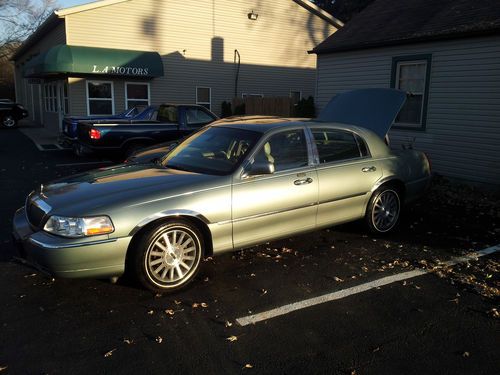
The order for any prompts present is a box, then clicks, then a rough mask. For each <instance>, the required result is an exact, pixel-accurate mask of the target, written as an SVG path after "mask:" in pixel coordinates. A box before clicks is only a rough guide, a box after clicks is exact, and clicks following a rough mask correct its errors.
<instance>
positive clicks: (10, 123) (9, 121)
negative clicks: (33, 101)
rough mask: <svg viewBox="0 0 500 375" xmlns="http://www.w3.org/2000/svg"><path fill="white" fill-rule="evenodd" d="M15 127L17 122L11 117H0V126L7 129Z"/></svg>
mask: <svg viewBox="0 0 500 375" xmlns="http://www.w3.org/2000/svg"><path fill="white" fill-rule="evenodd" d="M16 125H17V120H16V118H15V117H14V116H12V115H5V116H4V117H2V126H3V127H4V128H7V129H12V128H15V127H16Z"/></svg>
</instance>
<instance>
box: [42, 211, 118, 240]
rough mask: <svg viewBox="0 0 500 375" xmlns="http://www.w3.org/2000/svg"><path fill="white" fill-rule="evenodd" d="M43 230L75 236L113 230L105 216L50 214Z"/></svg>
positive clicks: (92, 234)
mask: <svg viewBox="0 0 500 375" xmlns="http://www.w3.org/2000/svg"><path fill="white" fill-rule="evenodd" d="M43 230H44V231H46V232H49V233H52V234H57V235H59V236H63V237H70V238H77V237H86V236H96V235H99V234H107V233H111V232H113V231H114V230H115V228H114V227H113V223H112V222H111V219H110V218H109V217H107V216H94V217H63V216H55V215H54V216H51V217H50V218H49V220H48V221H47V223H46V224H45V226H44V227H43Z"/></svg>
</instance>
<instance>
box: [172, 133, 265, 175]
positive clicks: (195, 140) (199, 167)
mask: <svg viewBox="0 0 500 375" xmlns="http://www.w3.org/2000/svg"><path fill="white" fill-rule="evenodd" d="M260 135H261V134H260V133H258V132H254V131H250V130H242V129H235V128H228V127H208V128H205V129H203V130H201V131H199V132H197V133H195V134H193V135H192V136H191V137H189V138H188V139H186V140H185V141H184V142H182V143H181V144H180V145H178V146H177V147H176V148H175V149H174V150H173V151H172V152H170V153H169V154H168V155H167V157H166V158H165V159H163V160H162V165H163V166H165V167H167V168H172V169H179V170H184V171H189V172H196V173H206V174H215V175H227V174H229V173H232V172H233V171H234V170H235V169H236V168H237V167H238V166H239V165H240V164H241V162H242V161H243V159H244V158H245V156H246V155H247V154H248V152H249V151H250V150H251V149H252V147H253V146H254V145H255V143H256V142H257V140H258V139H259V137H260Z"/></svg>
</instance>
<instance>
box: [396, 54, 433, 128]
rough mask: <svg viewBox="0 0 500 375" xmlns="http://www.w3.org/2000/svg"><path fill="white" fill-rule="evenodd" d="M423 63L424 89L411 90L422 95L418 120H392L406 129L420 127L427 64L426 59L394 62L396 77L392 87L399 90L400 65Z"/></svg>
mask: <svg viewBox="0 0 500 375" xmlns="http://www.w3.org/2000/svg"><path fill="white" fill-rule="evenodd" d="M420 64H423V65H424V66H425V70H424V85H423V88H424V91H422V92H412V94H417V95H422V104H421V106H420V122H418V123H416V122H396V120H394V125H396V126H404V127H405V128H406V127H407V128H408V129H411V128H412V127H413V128H418V129H419V128H421V127H422V120H423V118H424V107H425V103H424V102H425V87H426V85H427V69H429V64H428V61H427V60H408V61H398V62H397V63H396V77H395V82H394V88H395V89H396V90H400V88H399V76H400V73H401V67H402V66H406V65H420Z"/></svg>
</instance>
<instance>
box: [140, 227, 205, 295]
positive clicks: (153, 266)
mask: <svg viewBox="0 0 500 375" xmlns="http://www.w3.org/2000/svg"><path fill="white" fill-rule="evenodd" d="M133 251H134V252H133V254H132V262H133V265H132V266H133V267H134V273H135V276H136V277H137V279H138V281H139V282H140V283H141V284H142V285H143V286H144V287H146V288H147V289H150V290H153V291H156V292H175V291H177V290H179V289H181V288H183V287H185V286H186V285H187V284H189V282H190V281H192V280H193V279H194V277H195V276H196V274H197V272H198V269H199V267H200V261H201V256H202V253H203V237H202V235H201V233H200V231H199V230H198V229H197V228H196V227H195V226H193V225H192V224H191V223H189V222H187V221H184V220H176V221H172V222H168V223H162V224H160V225H157V226H156V227H154V228H152V229H150V230H149V231H146V232H145V233H144V234H143V235H142V236H141V237H140V238H139V239H138V241H137V242H136V243H135V248H134V249H133Z"/></svg>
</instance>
